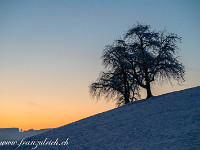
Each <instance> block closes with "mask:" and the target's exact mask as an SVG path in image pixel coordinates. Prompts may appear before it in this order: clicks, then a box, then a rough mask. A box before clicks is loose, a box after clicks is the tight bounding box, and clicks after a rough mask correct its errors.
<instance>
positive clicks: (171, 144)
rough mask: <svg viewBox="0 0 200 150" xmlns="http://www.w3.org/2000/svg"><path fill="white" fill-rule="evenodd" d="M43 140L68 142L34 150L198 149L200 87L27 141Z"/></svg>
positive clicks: (85, 120)
mask: <svg viewBox="0 0 200 150" xmlns="http://www.w3.org/2000/svg"><path fill="white" fill-rule="evenodd" d="M45 138H48V140H55V139H56V138H58V141H59V142H61V141H65V140H66V139H67V138H69V141H68V145H67V146H38V147H37V150H44V149H61V150H62V149H63V150H82V149H83V150H106V149H108V150H117V149H120V150H137V149H148V150H156V149H158V150H160V149H171V150H178V149H181V150H182V149H200V87H195V88H191V89H186V90H183V91H178V92H173V93H169V94H165V95H161V96H157V97H152V98H150V99H149V100H141V101H138V102H134V103H131V104H128V105H125V106H122V107H119V108H116V109H113V110H110V111H107V112H104V113H101V114H97V115H94V116H91V117H89V118H85V119H83V120H80V121H77V122H74V123H71V124H68V125H65V126H62V127H59V128H56V129H53V130H51V131H48V132H46V133H43V134H41V135H37V136H34V137H31V138H28V139H26V140H28V141H38V140H44V139H45ZM32 147H33V146H20V147H19V148H18V149H31V148H32ZM5 148H9V146H6V147H5Z"/></svg>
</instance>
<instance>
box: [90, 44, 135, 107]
mask: <svg viewBox="0 0 200 150" xmlns="http://www.w3.org/2000/svg"><path fill="white" fill-rule="evenodd" d="M127 54H128V53H127V47H126V44H125V43H124V41H122V40H117V41H115V42H114V43H113V44H112V45H107V46H106V47H105V49H104V51H103V56H102V59H103V65H104V66H105V68H107V69H108V70H109V71H108V72H107V73H105V72H102V73H101V74H100V76H99V78H98V79H97V81H96V82H94V83H92V84H91V85H90V92H91V94H92V95H93V96H95V97H97V98H101V97H102V96H105V98H107V99H111V98H115V99H116V100H117V105H118V106H120V105H123V104H127V103H129V102H132V101H135V100H136V97H138V96H139V92H138V90H139V88H138V85H137V84H136V82H135V80H133V77H131V74H130V73H129V67H130V66H128V65H127V64H128V62H127V60H126V59H125V58H126V57H127Z"/></svg>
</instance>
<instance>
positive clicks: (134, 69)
mask: <svg viewBox="0 0 200 150" xmlns="http://www.w3.org/2000/svg"><path fill="white" fill-rule="evenodd" d="M180 41H181V38H180V37H178V36H177V35H176V34H174V33H167V31H160V32H155V31H151V28H150V26H149V25H142V24H140V23H138V24H137V25H134V26H133V27H132V28H130V29H129V30H128V32H127V33H126V34H125V36H124V39H123V40H121V39H120V40H116V41H115V42H114V43H113V44H111V45H107V46H106V47H105V49H104V51H103V56H102V59H103V65H104V67H105V68H106V69H108V71H107V72H102V73H101V74H100V76H99V78H98V79H97V81H96V82H94V83H92V84H91V85H90V92H91V94H92V95H93V96H95V97H97V98H101V97H102V96H105V97H106V98H107V99H111V98H113V97H115V98H116V99H117V104H118V105H122V104H127V103H129V102H132V101H134V100H137V98H138V97H140V95H139V91H140V88H144V89H146V91H147V98H150V97H151V96H152V93H151V83H152V82H155V81H159V82H163V81H170V82H171V81H172V79H175V80H176V81H178V82H179V83H180V82H182V81H184V75H185V68H184V66H183V65H182V63H180V62H179V60H178V56H177V54H178V46H177V43H178V42H180Z"/></svg>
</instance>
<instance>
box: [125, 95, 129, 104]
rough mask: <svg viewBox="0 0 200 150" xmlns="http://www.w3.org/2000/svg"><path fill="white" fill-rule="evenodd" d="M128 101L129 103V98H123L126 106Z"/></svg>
mask: <svg viewBox="0 0 200 150" xmlns="http://www.w3.org/2000/svg"><path fill="white" fill-rule="evenodd" d="M129 102H130V101H129V96H128V95H127V96H125V104H128V103H129Z"/></svg>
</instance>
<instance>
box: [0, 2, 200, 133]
mask: <svg viewBox="0 0 200 150" xmlns="http://www.w3.org/2000/svg"><path fill="white" fill-rule="evenodd" d="M199 16H200V2H199V1H198V0H190V1H189V0H168V1H167V0H151V1H147V0H101V1H97V0H76V1H72V0H60V1H53V0H42V1H41V0H35V1H31V0H18V1H15V0H10V1H7V0H0V83H1V84H0V128H9V127H18V128H20V129H25V130H27V129H31V128H33V129H41V128H55V127H59V126H62V125H65V124H68V123H71V122H73V121H77V120H79V119H82V118H85V117H88V116H91V115H94V114H97V113H101V112H103V111H107V110H110V109H113V108H115V107H116V105H115V102H114V101H110V102H107V101H106V100H104V99H102V100H100V101H96V100H95V99H93V98H92V97H91V96H90V93H89V88H88V86H89V85H90V84H91V83H92V82H93V81H95V80H96V79H97V77H98V75H99V73H100V71H102V70H103V69H104V68H103V66H102V63H101V58H100V57H101V54H102V50H103V48H104V47H105V46H106V45H108V44H111V43H112V42H113V41H114V40H116V39H118V38H120V37H122V36H123V34H124V33H125V32H126V31H127V30H128V29H129V28H130V27H131V26H133V25H134V24H136V23H137V22H140V23H145V24H148V25H151V27H152V29H155V30H157V31H159V30H164V29H166V30H168V31H169V32H172V33H176V34H178V36H180V37H182V43H180V44H179V48H180V52H179V55H180V56H181V62H182V63H183V64H184V65H185V67H186V76H185V80H186V81H185V82H184V83H183V84H182V85H181V86H180V85H177V84H176V83H174V84H173V85H170V84H163V85H159V84H154V85H153V86H152V92H153V95H155V96H156V95H161V94H164V93H168V92H172V91H176V90H181V89H186V88H190V87H195V86H199V85H200V80H199V77H200V67H199V66H200V59H199V56H200V49H199V47H200V38H199V35H200V29H199V27H200V19H199ZM142 97H145V93H144V92H142Z"/></svg>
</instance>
